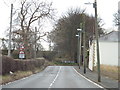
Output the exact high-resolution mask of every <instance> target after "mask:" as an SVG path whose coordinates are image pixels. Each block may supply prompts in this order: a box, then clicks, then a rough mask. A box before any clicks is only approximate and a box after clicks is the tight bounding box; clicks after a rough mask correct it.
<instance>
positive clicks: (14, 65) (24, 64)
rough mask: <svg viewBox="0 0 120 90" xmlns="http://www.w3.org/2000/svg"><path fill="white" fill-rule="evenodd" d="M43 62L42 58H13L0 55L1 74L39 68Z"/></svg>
mask: <svg viewBox="0 0 120 90" xmlns="http://www.w3.org/2000/svg"><path fill="white" fill-rule="evenodd" d="M44 63H45V60H44V59H41V60H39V59H36V60H14V59H13V58H10V57H7V56H2V75H5V74H9V72H10V71H12V72H16V71H27V70H31V71H33V70H34V69H35V68H40V67H41V66H42V65H43V64H44Z"/></svg>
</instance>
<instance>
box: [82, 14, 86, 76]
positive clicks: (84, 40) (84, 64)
mask: <svg viewBox="0 0 120 90" xmlns="http://www.w3.org/2000/svg"><path fill="white" fill-rule="evenodd" d="M83 66H84V74H86V39H85V15H84V14H83Z"/></svg>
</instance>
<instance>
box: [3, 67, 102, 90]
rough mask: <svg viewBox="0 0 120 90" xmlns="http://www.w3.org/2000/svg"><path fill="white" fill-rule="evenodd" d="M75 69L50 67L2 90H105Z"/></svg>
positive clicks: (5, 86)
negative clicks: (44, 89)
mask: <svg viewBox="0 0 120 90" xmlns="http://www.w3.org/2000/svg"><path fill="white" fill-rule="evenodd" d="M75 68H76V69H77V67H73V66H48V67H47V68H46V69H45V70H43V71H42V72H40V73H37V74H34V75H32V76H29V77H27V78H23V79H20V80H16V81H14V82H11V83H8V84H6V85H3V86H2V88H3V89H2V90H36V89H37V90H40V88H46V89H48V90H53V89H56V88H58V89H60V88H61V90H64V89H65V90H66V89H67V90H68V89H69V90H74V89H75V90H76V89H78V90H81V89H82V90H83V89H85V88H86V89H88V90H103V89H104V88H103V87H101V86H100V85H98V84H96V83H94V82H92V81H91V80H89V79H87V78H85V77H84V76H82V75H81V74H80V73H78V72H77V70H76V69H75ZM11 88H12V89H11ZM58 89H56V90H58ZM86 89H85V90H86ZM41 90H43V89H41Z"/></svg>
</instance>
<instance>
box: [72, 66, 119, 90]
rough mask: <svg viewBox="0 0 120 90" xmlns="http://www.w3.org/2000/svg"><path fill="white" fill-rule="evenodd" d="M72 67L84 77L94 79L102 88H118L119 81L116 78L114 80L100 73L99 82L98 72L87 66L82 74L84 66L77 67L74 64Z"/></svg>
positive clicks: (116, 89) (113, 89)
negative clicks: (99, 79) (99, 80)
mask: <svg viewBox="0 0 120 90" xmlns="http://www.w3.org/2000/svg"><path fill="white" fill-rule="evenodd" d="M74 68H75V69H76V70H77V71H78V72H79V73H80V74H82V75H83V76H85V77H86V78H88V79H90V80H92V81H94V82H95V83H97V84H99V85H101V86H103V87H104V88H106V89H107V90H120V82H118V80H114V79H111V78H109V77H106V76H104V75H101V82H98V74H97V72H95V71H94V72H93V71H90V70H89V69H88V68H86V74H84V72H83V71H84V68H83V66H81V67H80V69H79V67H78V66H74Z"/></svg>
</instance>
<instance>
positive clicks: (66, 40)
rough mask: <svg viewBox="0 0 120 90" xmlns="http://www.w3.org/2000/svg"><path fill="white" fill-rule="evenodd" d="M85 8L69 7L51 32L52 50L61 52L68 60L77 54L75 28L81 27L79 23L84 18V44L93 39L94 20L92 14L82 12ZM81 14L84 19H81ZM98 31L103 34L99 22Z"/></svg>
mask: <svg viewBox="0 0 120 90" xmlns="http://www.w3.org/2000/svg"><path fill="white" fill-rule="evenodd" d="M84 11H85V10H81V9H78V8H77V9H70V10H68V12H67V14H66V15H63V16H62V17H61V18H60V19H59V20H58V21H57V23H56V24H55V28H54V29H53V31H52V32H51V34H50V35H51V36H50V38H51V41H52V42H53V43H54V50H56V51H58V53H62V54H63V55H64V57H67V58H68V59H69V60H75V59H76V55H77V37H76V34H77V33H78V32H77V29H78V28H81V27H80V23H83V20H85V32H86V46H87V47H88V42H89V40H90V39H93V36H94V33H95V32H94V31H95V29H94V28H95V27H94V25H95V20H94V17H93V16H89V15H87V14H85V13H84ZM83 15H84V16H85V19H83ZM99 32H100V34H103V30H102V28H101V27H100V24H99Z"/></svg>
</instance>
